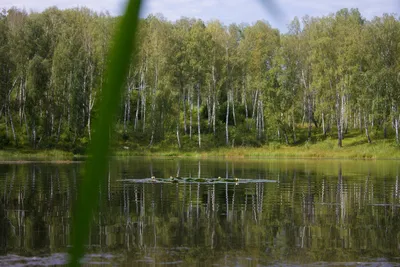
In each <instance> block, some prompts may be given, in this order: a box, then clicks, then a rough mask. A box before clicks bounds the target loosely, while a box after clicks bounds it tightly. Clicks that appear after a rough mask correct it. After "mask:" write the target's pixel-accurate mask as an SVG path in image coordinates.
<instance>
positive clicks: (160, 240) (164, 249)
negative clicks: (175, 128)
mask: <svg viewBox="0 0 400 267" xmlns="http://www.w3.org/2000/svg"><path fill="white" fill-rule="evenodd" d="M82 167H83V165H82V164H81V163H70V164H46V163H28V164H9V163H7V164H0V266H44V265H47V266H59V265H65V264H66V262H67V254H66V253H67V251H68V249H69V245H70V237H69V235H70V232H71V215H72V209H73V202H74V200H75V199H76V197H77V188H78V186H79V182H80V180H81V179H82V175H81V172H82ZM399 174H400V163H399V162H398V161H339V160H228V161H226V160H194V159H191V160H189V159H150V158H139V157H138V158H129V159H114V160H112V161H110V163H109V174H108V176H107V181H106V183H105V184H104V185H103V186H101V187H99V194H98V198H99V199H100V202H99V203H100V204H99V206H98V208H97V209H96V211H95V213H94V215H93V218H92V227H91V231H90V238H89V240H88V242H87V246H86V248H87V256H86V258H85V259H84V260H83V264H84V265H86V266H159V265H163V266H164V265H167V266H302V265H308V266H400V192H399V191H400V190H399ZM151 176H155V177H156V178H157V179H158V180H155V181H153V180H152V179H151V178H150V177H151ZM170 176H178V177H182V178H183V179H181V180H179V181H178V182H171V181H170V180H169V179H164V178H168V177H170ZM217 177H221V179H219V180H218V179H217ZM189 178H190V179H189ZM199 178H200V179H199ZM226 178H228V179H227V180H225V179H226ZM234 178H238V181H235V180H234ZM211 179H213V180H211Z"/></svg>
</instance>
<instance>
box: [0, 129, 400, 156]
mask: <svg viewBox="0 0 400 267" xmlns="http://www.w3.org/2000/svg"><path fill="white" fill-rule="evenodd" d="M316 139H318V141H317V140H314V142H307V141H305V140H303V141H300V143H299V144H296V145H285V144H282V143H279V142H275V141H274V142H270V143H269V144H268V145H264V146H261V147H243V146H236V147H216V148H210V147H211V145H208V148H204V149H198V148H196V147H195V146H187V147H186V148H184V149H181V150H179V149H177V148H175V147H174V145H173V144H172V145H171V146H165V145H154V146H153V147H151V148H149V147H148V146H146V145H142V146H140V145H137V144H136V145H135V146H129V144H120V145H117V146H116V149H115V151H114V155H115V156H117V157H129V156H149V157H150V156H151V157H200V158H211V157H226V158H338V159H400V147H399V146H398V145H397V144H396V142H395V140H394V138H389V139H383V138H380V139H379V138H378V136H375V139H374V141H373V142H372V144H368V142H367V141H366V138H365V136H364V135H362V134H359V133H353V134H349V135H348V136H347V137H346V138H345V139H344V140H343V147H342V148H339V147H338V146H337V140H336V138H335V137H334V136H332V137H327V138H324V139H322V137H321V136H316ZM194 142H195V141H194ZM82 158H84V155H74V154H73V153H72V152H68V151H62V150H29V149H23V150H17V149H8V150H0V161H25V160H27V161H34V160H35V161H73V160H79V159H82Z"/></svg>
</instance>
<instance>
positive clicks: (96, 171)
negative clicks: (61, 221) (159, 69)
mask: <svg viewBox="0 0 400 267" xmlns="http://www.w3.org/2000/svg"><path fill="white" fill-rule="evenodd" d="M140 5H141V0H130V1H129V2H128V5H127V7H126V11H125V14H124V16H123V17H122V20H121V22H120V25H119V27H118V29H117V32H116V34H115V37H114V42H113V44H112V47H111V50H110V53H109V63H108V68H107V82H106V83H105V85H104V87H103V88H102V95H101V101H100V105H99V111H98V116H97V119H96V121H95V122H94V125H93V132H94V133H93V138H92V142H91V143H90V145H89V150H88V155H89V157H88V159H87V161H86V163H85V168H84V170H85V173H84V178H83V180H82V181H81V184H80V186H79V192H78V199H77V201H76V203H75V206H74V212H73V216H72V248H71V250H70V266H79V261H80V259H81V258H82V256H83V255H84V244H85V243H86V241H87V240H88V235H89V228H90V219H91V217H92V213H93V209H94V208H95V207H96V206H97V204H98V190H99V187H100V186H101V184H102V183H103V182H104V180H105V177H106V171H107V161H108V156H109V155H110V150H109V145H110V134H109V133H110V132H112V131H111V127H112V125H113V118H114V116H115V114H116V113H117V111H118V106H119V102H120V98H121V95H122V87H123V85H124V83H125V78H126V76H127V74H128V68H129V64H130V58H131V54H132V52H133V50H134V46H135V44H136V42H135V37H136V34H135V33H136V32H137V27H138V19H139V11H140Z"/></svg>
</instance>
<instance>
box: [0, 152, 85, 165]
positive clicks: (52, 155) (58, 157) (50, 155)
mask: <svg viewBox="0 0 400 267" xmlns="http://www.w3.org/2000/svg"><path fill="white" fill-rule="evenodd" d="M80 157H82V156H79V155H74V154H73V153H72V152H68V151H62V150H29V149H23V150H17V149H7V150H0V161H3V162H4V161H55V162H57V161H74V160H77V159H79V158H80Z"/></svg>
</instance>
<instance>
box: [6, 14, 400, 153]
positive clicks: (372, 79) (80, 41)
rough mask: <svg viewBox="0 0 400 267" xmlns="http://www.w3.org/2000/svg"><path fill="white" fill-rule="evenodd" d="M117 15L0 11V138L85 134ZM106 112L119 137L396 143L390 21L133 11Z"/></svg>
mask: <svg viewBox="0 0 400 267" xmlns="http://www.w3.org/2000/svg"><path fill="white" fill-rule="evenodd" d="M118 20H119V18H118V17H112V16H110V15H108V14H103V13H101V14H99V13H96V12H94V11H92V10H89V9H86V8H81V9H68V10H58V9H57V8H49V9H47V10H45V11H43V12H42V13H30V14H28V13H26V12H25V11H23V10H18V9H15V8H12V9H9V10H3V11H2V12H1V13H0V140H1V141H0V146H6V145H8V146H16V147H23V146H30V147H33V148H48V147H59V148H64V149H73V148H75V147H80V146H85V145H86V144H87V143H88V142H90V139H91V134H92V129H91V122H92V120H93V117H96V107H97V103H98V102H99V98H100V97H101V94H100V93H101V87H102V85H103V83H104V82H105V66H106V63H107V50H108V47H109V45H110V42H111V40H112V34H113V31H114V27H115V25H116V23H118ZM140 23H141V25H140V31H139V33H138V34H139V40H140V45H139V46H138V47H139V48H138V49H137V50H136V55H134V56H135V57H136V61H135V63H132V66H131V68H130V71H129V75H128V77H127V81H126V86H125V92H124V95H123V98H122V99H123V100H122V102H121V112H120V114H119V115H118V116H117V117H116V119H115V120H116V125H117V126H116V131H117V133H118V134H117V137H118V138H119V140H121V141H124V142H126V143H127V144H129V143H141V144H147V145H150V146H151V145H154V144H156V143H158V144H166V145H168V144H176V146H177V147H179V148H181V147H185V146H187V147H189V146H190V145H192V146H193V144H194V143H196V146H198V147H210V146H215V145H262V144H264V143H267V142H269V141H270V140H280V141H281V142H285V143H287V144H294V143H297V142H298V141H299V134H298V131H299V129H303V128H308V130H307V132H308V135H307V138H308V141H312V140H313V138H314V135H315V133H320V134H323V136H326V135H328V134H329V135H331V136H333V135H335V136H336V137H337V139H338V145H339V146H342V139H343V138H344V137H345V136H346V134H347V133H348V131H349V130H351V129H359V130H360V131H363V132H365V138H366V140H368V142H371V135H370V132H371V130H372V129H377V130H379V131H381V132H382V133H383V135H384V136H385V137H386V136H387V135H388V134H389V133H395V136H396V137H395V138H396V141H397V142H399V131H398V129H399V104H400V90H399V86H400V22H399V19H398V18H396V17H395V16H394V15H387V14H385V15H383V16H382V17H375V18H374V19H372V20H370V21H369V20H366V19H364V18H363V17H362V16H361V14H360V13H359V11H358V10H357V9H351V10H348V9H342V10H340V11H338V12H337V13H336V14H331V15H329V16H325V17H308V16H306V17H304V18H303V19H302V20H301V21H300V20H299V19H297V18H295V19H294V20H293V21H292V22H291V23H290V24H289V25H288V27H289V28H288V33H286V34H281V33H280V32H279V31H278V30H276V29H273V28H272V27H271V26H270V25H269V24H268V23H267V22H265V21H257V22H256V23H254V24H252V25H245V24H240V25H237V24H231V25H229V26H225V25H223V24H222V23H221V22H219V21H211V22H207V23H205V22H203V21H201V20H197V19H188V18H182V19H180V20H178V21H175V22H170V21H168V20H166V19H165V18H164V17H162V15H157V16H153V15H150V16H149V17H147V18H146V19H142V20H141V22H140Z"/></svg>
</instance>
